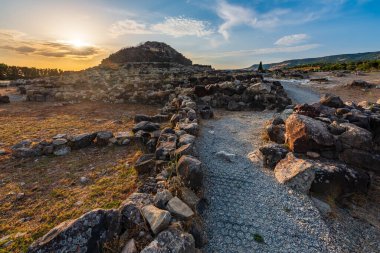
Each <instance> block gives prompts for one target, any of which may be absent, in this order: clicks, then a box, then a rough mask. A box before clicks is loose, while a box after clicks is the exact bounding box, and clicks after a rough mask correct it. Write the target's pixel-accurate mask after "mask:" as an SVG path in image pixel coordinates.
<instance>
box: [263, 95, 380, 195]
mask: <svg viewBox="0 0 380 253" xmlns="http://www.w3.org/2000/svg"><path fill="white" fill-rule="evenodd" d="M266 134H267V136H268V138H269V140H271V141H272V143H269V144H267V145H265V146H263V147H261V148H260V151H261V153H262V156H263V161H264V165H265V166H266V167H268V168H270V169H273V170H274V174H275V177H276V179H277V180H278V181H279V182H280V183H283V184H286V185H288V186H290V187H292V188H293V189H295V190H297V191H300V192H303V193H306V194H308V193H309V192H310V193H313V194H317V195H318V196H323V197H324V198H331V197H332V198H333V199H336V200H339V199H341V198H342V197H345V196H350V195H351V194H353V193H367V192H368V189H369V187H370V185H371V181H372V180H371V179H372V177H373V176H375V175H379V174H380V103H368V102H362V103H359V104H355V103H352V102H350V103H343V101H342V100H341V99H340V98H339V97H337V96H334V95H331V94H325V95H324V96H322V98H321V100H320V101H319V102H318V103H314V104H311V105H308V104H303V105H301V104H299V105H295V106H290V107H289V108H288V109H286V110H285V111H284V112H283V113H282V114H281V115H280V116H279V117H276V118H275V119H273V120H272V121H271V122H270V123H269V124H268V126H267V127H266Z"/></svg>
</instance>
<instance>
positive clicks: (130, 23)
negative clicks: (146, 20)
mask: <svg viewBox="0 0 380 253" xmlns="http://www.w3.org/2000/svg"><path fill="white" fill-rule="evenodd" d="M109 32H110V34H111V36H112V37H114V38H116V37H119V36H121V35H125V34H151V33H152V32H151V31H150V30H149V29H148V28H147V25H146V24H143V23H139V22H137V21H135V20H132V19H125V20H120V21H117V22H116V23H114V24H112V25H111V27H110V28H109Z"/></svg>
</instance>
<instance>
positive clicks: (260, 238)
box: [253, 234, 264, 243]
mask: <svg viewBox="0 0 380 253" xmlns="http://www.w3.org/2000/svg"><path fill="white" fill-rule="evenodd" d="M253 239H254V240H255V241H256V242H258V243H264V238H263V237H262V236H261V235H259V234H254V235H253Z"/></svg>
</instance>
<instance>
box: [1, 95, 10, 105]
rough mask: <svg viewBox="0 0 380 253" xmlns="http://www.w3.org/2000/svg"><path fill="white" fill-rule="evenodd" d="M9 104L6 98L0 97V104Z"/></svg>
mask: <svg viewBox="0 0 380 253" xmlns="http://www.w3.org/2000/svg"><path fill="white" fill-rule="evenodd" d="M8 103H10V101H9V97H8V96H0V104H8Z"/></svg>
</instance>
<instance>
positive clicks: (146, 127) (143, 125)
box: [132, 121, 160, 133]
mask: <svg viewBox="0 0 380 253" xmlns="http://www.w3.org/2000/svg"><path fill="white" fill-rule="evenodd" d="M159 129H160V124H157V123H153V122H150V121H141V122H139V123H137V124H136V125H135V126H134V127H133V128H132V132H134V133H136V132H138V131H140V130H142V131H145V132H154V131H156V130H159Z"/></svg>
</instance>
